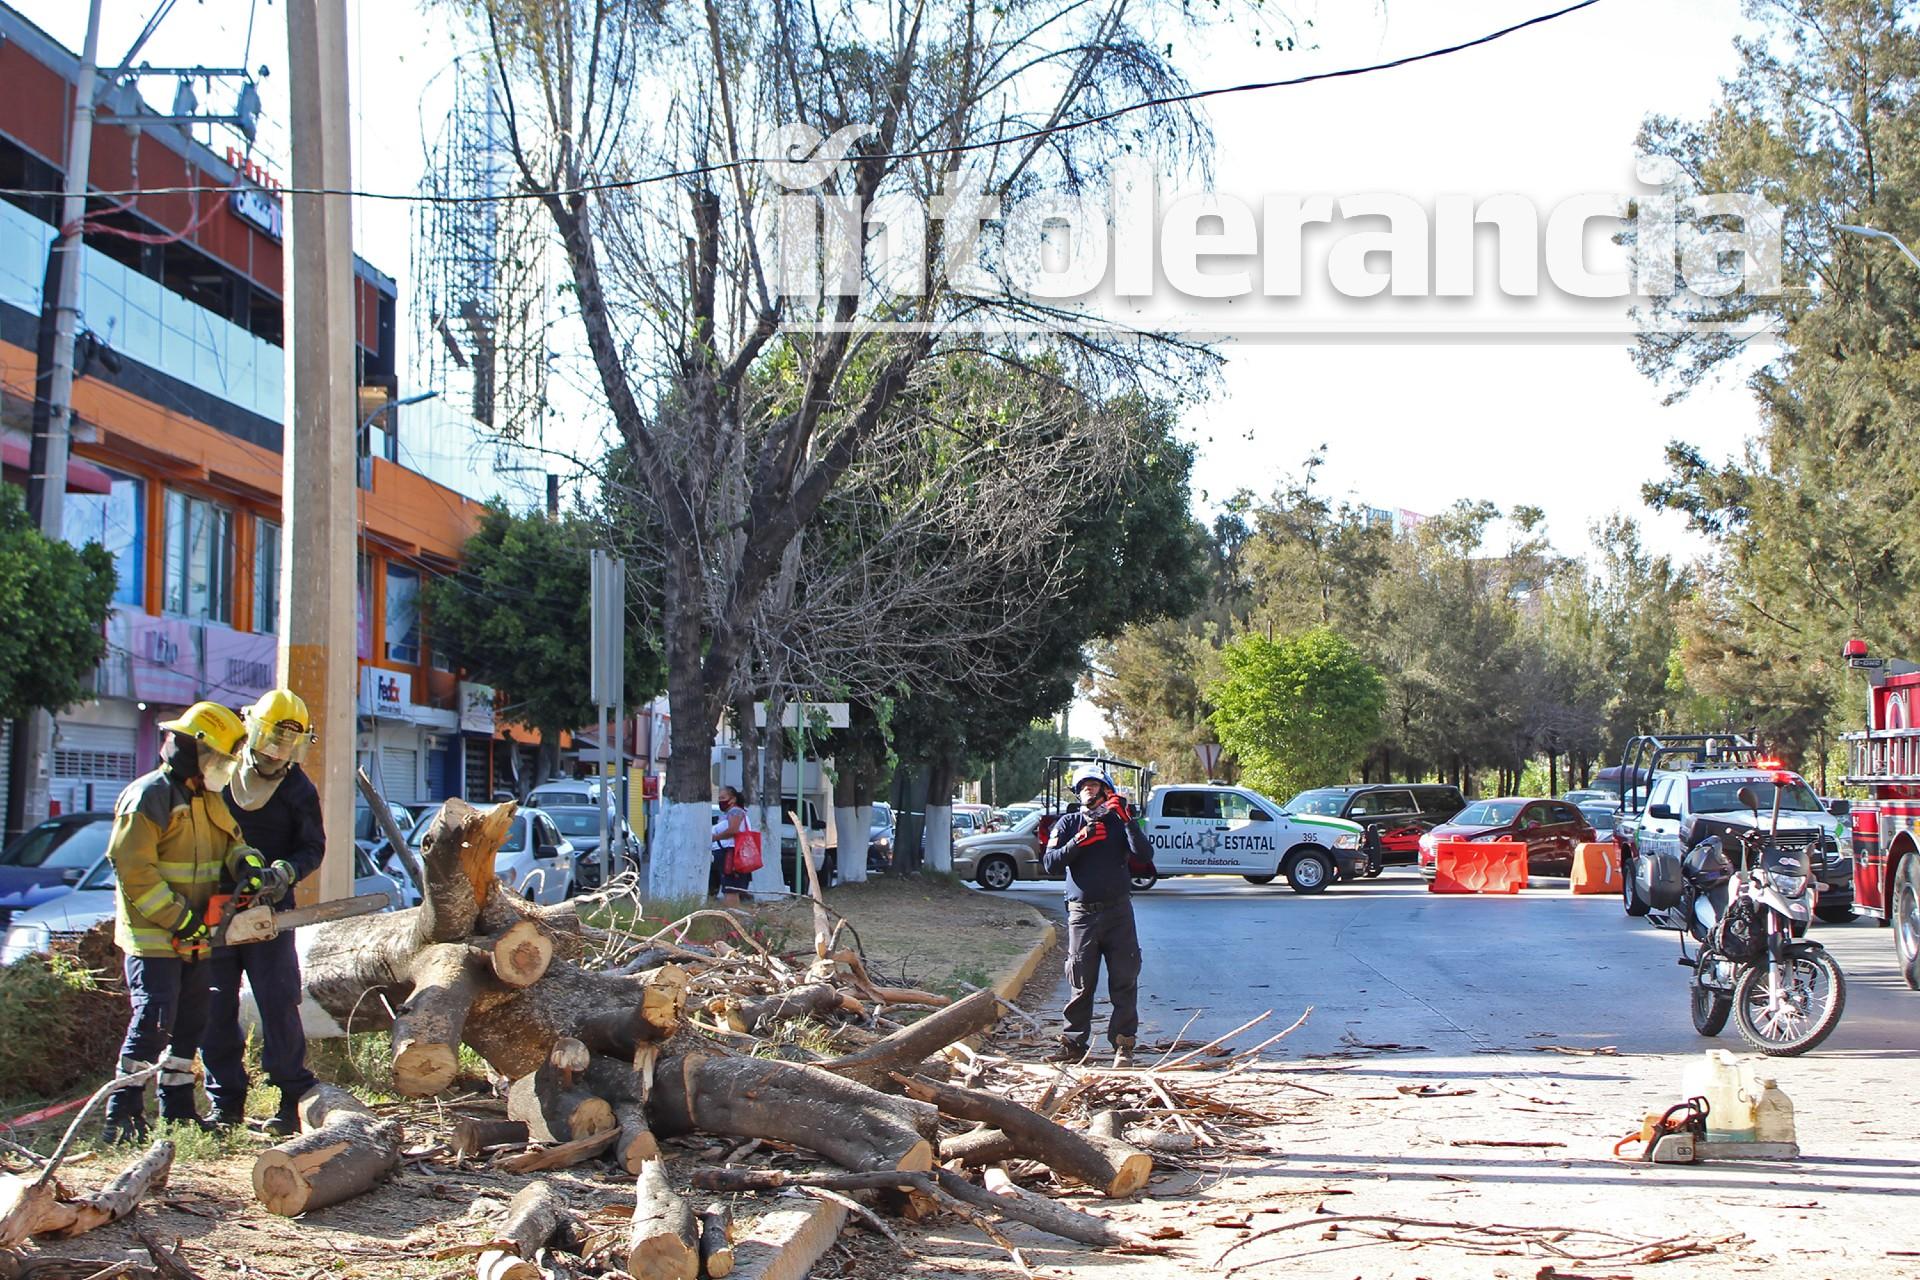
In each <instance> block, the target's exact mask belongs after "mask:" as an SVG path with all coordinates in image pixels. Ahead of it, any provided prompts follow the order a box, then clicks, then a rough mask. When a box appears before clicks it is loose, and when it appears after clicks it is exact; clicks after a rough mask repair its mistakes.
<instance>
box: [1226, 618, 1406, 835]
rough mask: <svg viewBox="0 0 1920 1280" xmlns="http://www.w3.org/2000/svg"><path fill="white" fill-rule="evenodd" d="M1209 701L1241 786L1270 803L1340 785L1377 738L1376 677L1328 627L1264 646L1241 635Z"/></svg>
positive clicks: (1260, 639) (1379, 700)
mask: <svg viewBox="0 0 1920 1280" xmlns="http://www.w3.org/2000/svg"><path fill="white" fill-rule="evenodd" d="M1221 658H1222V660H1223V662H1224V663H1225V666H1226V672H1227V674H1226V677H1225V678H1224V679H1222V680H1221V681H1220V682H1219V683H1217V684H1215V685H1214V686H1213V687H1212V688H1211V689H1210V690H1209V691H1208V697H1209V698H1210V699H1211V700H1212V702H1213V704H1214V712H1213V723H1214V727H1215V728H1216V729H1218V730H1219V731H1220V743H1221V745H1222V746H1224V747H1225V748H1226V749H1227V750H1228V751H1229V752H1230V753H1231V754H1232V755H1233V757H1234V758H1235V759H1236V760H1237V761H1239V763H1240V767H1241V769H1242V771H1243V776H1244V778H1245V779H1246V781H1247V783H1248V784H1249V785H1251V786H1254V787H1257V788H1259V789H1260V790H1262V791H1264V792H1266V793H1267V794H1269V795H1272V796H1274V797H1276V798H1280V799H1284V798H1285V797H1287V796H1290V795H1292V794H1293V793H1294V792H1296V791H1298V790H1300V789H1302V788H1304V787H1312V786H1320V785H1323V784H1325V783H1330V782H1342V781H1345V780H1346V779H1347V777H1348V776H1349V775H1350V774H1351V773H1352V771H1353V770H1354V769H1355V768H1356V767H1357V766H1358V765H1359V763H1360V760H1361V758H1362V757H1363V756H1365V755H1366V752H1367V747H1368V746H1369V745H1370V744H1371V743H1372V742H1373V741H1374V739H1375V738H1377V737H1378V736H1379V734H1380V713H1381V710H1382V708H1383V707H1384V706H1385V703H1386V696H1385V689H1384V686H1383V682H1382V681H1381V679H1380V673H1379V672H1377V671H1375V670H1374V669H1373V667H1371V666H1370V665H1368V663H1367V660H1366V659H1365V658H1364V657H1362V656H1361V654H1360V651H1359V650H1358V649H1356V648H1355V647H1354V646H1353V645H1352V644H1351V643H1350V642H1348V641H1347V640H1346V638H1345V637H1343V636H1341V635H1340V633H1338V632H1337V631H1334V630H1332V629H1331V628H1328V627H1315V628H1313V629H1311V630H1308V631H1303V632H1301V633H1300V634H1299V635H1295V636H1288V637H1286V638H1284V639H1280V640H1269V639H1267V638H1266V637H1265V636H1261V635H1257V634H1248V635H1243V636H1241V637H1239V638H1238V639H1236V640H1235V641H1234V642H1233V643H1231V644H1229V645H1228V646H1227V647H1226V649H1225V650H1224V651H1223V652H1222V654H1221Z"/></svg>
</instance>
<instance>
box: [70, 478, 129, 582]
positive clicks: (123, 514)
mask: <svg viewBox="0 0 1920 1280" xmlns="http://www.w3.org/2000/svg"><path fill="white" fill-rule="evenodd" d="M107 475H108V476H109V477H110V478H111V480H112V482H113V485H112V489H111V491H110V492H107V493H73V492H71V491H69V492H68V494H67V497H66V502H65V503H64V504H63V507H62V514H61V523H62V524H64V525H65V526H66V539H67V541H68V542H70V543H72V544H73V545H74V546H76V547H81V546H85V545H86V544H87V543H89V542H97V543H99V544H100V545H101V546H103V547H105V548H106V549H107V550H108V551H109V552H110V553H112V555H113V572H114V578H115V583H114V589H113V599H114V603H115V604H129V605H133V606H134V607H135V608H139V607H140V606H142V605H144V604H145V603H146V600H145V598H144V595H143V593H142V588H143V587H144V586H145V585H146V582H145V577H146V575H145V573H144V572H143V570H144V567H145V562H146V554H145V549H146V537H145V530H146V512H147V502H146V497H147V486H146V483H145V482H144V481H142V480H140V479H138V478H137V477H135V476H123V475H120V474H119V473H117V472H113V471H109V472H107Z"/></svg>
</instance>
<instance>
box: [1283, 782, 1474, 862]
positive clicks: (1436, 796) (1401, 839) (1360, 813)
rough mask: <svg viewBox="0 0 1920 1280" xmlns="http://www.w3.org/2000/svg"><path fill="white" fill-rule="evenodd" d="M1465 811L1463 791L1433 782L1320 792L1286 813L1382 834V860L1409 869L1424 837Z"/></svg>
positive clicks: (1303, 796) (1305, 794)
mask: <svg viewBox="0 0 1920 1280" xmlns="http://www.w3.org/2000/svg"><path fill="white" fill-rule="evenodd" d="M1466 807H1467V801H1466V798H1465V797H1464V796H1462V795H1461V794H1460V788H1458V787H1450V786H1447V785H1445V784H1443V783H1435V782H1412V783H1406V782H1371V783H1360V784H1357V785H1353V786H1345V787H1316V788H1314V789H1313V790H1312V791H1302V792H1301V793H1300V794H1299V795H1297V796H1295V797H1294V798H1293V799H1292V800H1289V801H1288V802H1287V812H1288V813H1305V814H1312V815H1313V816H1315V817H1319V818H1346V819H1347V820H1348V821H1350V822H1357V823H1359V824H1360V825H1361V826H1363V827H1375V828H1378V829H1379V832H1380V854H1381V857H1380V861H1381V862H1382V863H1384V864H1386V865H1388V866H1392V865H1394V864H1396V863H1398V864H1411V863H1412V862H1413V861H1414V859H1415V858H1417V857H1418V856H1419V854H1420V837H1421V836H1422V835H1425V834H1426V833H1427V832H1428V831H1430V830H1432V829H1433V828H1434V827H1437V826H1439V825H1440V824H1441V823H1443V822H1445V821H1446V820H1447V819H1448V818H1451V817H1452V816H1453V815H1454V814H1456V813H1458V812H1460V811H1461V810H1462V809H1464V808H1466Z"/></svg>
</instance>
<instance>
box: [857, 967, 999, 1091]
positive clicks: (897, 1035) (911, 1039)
mask: <svg viewBox="0 0 1920 1280" xmlns="http://www.w3.org/2000/svg"><path fill="white" fill-rule="evenodd" d="M1000 1004H1001V1001H1000V997H999V996H997V995H995V994H994V993H993V992H991V991H976V992H974V993H973V994H972V995H970V996H968V997H967V998H966V999H964V1000H962V1001H960V1002H959V1003H957V1004H951V1005H948V1006H947V1007H946V1008H944V1009H942V1010H940V1011H939V1012H938V1013H932V1014H928V1015H927V1016H926V1017H924V1018H922V1019H920V1021H918V1022H916V1023H913V1024H912V1025H910V1026H905V1027H902V1028H901V1029H900V1030H898V1031H896V1032H894V1033H893V1034H892V1035H890V1036H888V1037H887V1038H886V1039H884V1040H882V1041H880V1042H879V1043H878V1044H874V1045H870V1046H869V1047H867V1048H865V1049H861V1050H859V1051H858V1052H855V1053H849V1054H847V1055H846V1056H844V1057H840V1058H835V1059H833V1060H832V1061H831V1062H823V1063H821V1064H820V1066H821V1068H822V1069H823V1070H827V1071H831V1072H833V1073H834V1074H836V1075H843V1076H846V1077H847V1078H848V1079H850V1080H858V1081H859V1082H860V1083H861V1084H864V1085H868V1086H870V1087H872V1088H875V1089H880V1088H885V1087H886V1086H887V1085H889V1084H891V1083H892V1081H891V1079H890V1076H891V1074H892V1073H893V1072H895V1071H898V1072H901V1073H902V1074H908V1073H911V1072H912V1071H913V1070H914V1068H916V1067H918V1066H919V1065H920V1064H921V1063H922V1062H925V1061H926V1060H927V1059H928V1058H930V1057H932V1056H933V1055H934V1054H936V1053H938V1052H940V1050H942V1049H944V1048H946V1047H947V1046H948V1045H950V1044H953V1043H955V1042H956V1041H960V1040H964V1039H966V1038H967V1037H968V1036H971V1035H977V1034H979V1033H980V1032H982V1031H985V1030H987V1029H989V1028H990V1027H992V1026H994V1025H995V1024H996V1023H998V1022H999V1021H1000Z"/></svg>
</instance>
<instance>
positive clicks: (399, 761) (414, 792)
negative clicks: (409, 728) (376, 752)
mask: <svg viewBox="0 0 1920 1280" xmlns="http://www.w3.org/2000/svg"><path fill="white" fill-rule="evenodd" d="M419 766H420V753H419V752H418V751H415V750H414V749H413V748H412V747H381V748H380V790H381V792H382V793H383V794H385V796H386V797H387V800H388V801H389V802H390V803H392V804H412V803H414V801H416V800H418V799H419V798H420V794H419V793H420V784H419V783H418V782H417V781H416V780H415V779H416V778H417V777H418V776H419Z"/></svg>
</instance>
